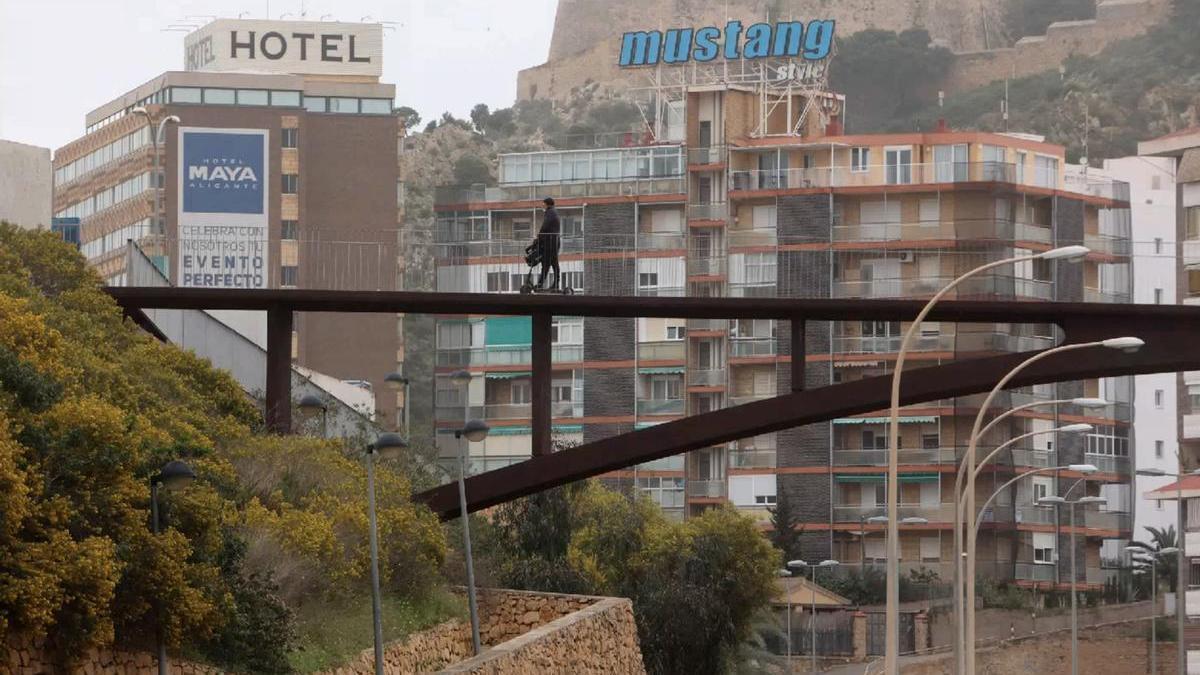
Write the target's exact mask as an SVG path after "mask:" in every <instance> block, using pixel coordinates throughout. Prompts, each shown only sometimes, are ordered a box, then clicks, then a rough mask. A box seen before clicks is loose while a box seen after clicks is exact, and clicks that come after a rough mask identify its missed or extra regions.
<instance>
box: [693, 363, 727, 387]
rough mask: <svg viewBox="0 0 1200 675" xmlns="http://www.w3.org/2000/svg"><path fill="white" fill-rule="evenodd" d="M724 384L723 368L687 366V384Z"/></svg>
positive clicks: (695, 385) (712, 385)
mask: <svg viewBox="0 0 1200 675" xmlns="http://www.w3.org/2000/svg"><path fill="white" fill-rule="evenodd" d="M723 384H725V369H724V368H691V367H689V368H688V386H691V387H718V386H721V385H723Z"/></svg>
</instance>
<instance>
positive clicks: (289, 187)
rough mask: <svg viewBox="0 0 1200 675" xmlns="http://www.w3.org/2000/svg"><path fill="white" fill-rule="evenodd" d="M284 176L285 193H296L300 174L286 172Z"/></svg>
mask: <svg viewBox="0 0 1200 675" xmlns="http://www.w3.org/2000/svg"><path fill="white" fill-rule="evenodd" d="M282 178H283V194H285V195H294V194H296V190H297V188H298V187H299V185H300V176H299V175H297V174H294V173H285V174H283V176H282Z"/></svg>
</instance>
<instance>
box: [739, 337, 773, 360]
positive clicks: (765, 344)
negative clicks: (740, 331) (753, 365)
mask: <svg viewBox="0 0 1200 675" xmlns="http://www.w3.org/2000/svg"><path fill="white" fill-rule="evenodd" d="M777 349H778V344H777V341H776V340H775V338H733V339H731V340H730V341H729V357H730V358H751V357H755V356H774V355H775V352H776V350H777Z"/></svg>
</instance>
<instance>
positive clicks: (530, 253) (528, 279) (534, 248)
mask: <svg viewBox="0 0 1200 675" xmlns="http://www.w3.org/2000/svg"><path fill="white" fill-rule="evenodd" d="M525 264H526V265H528V266H529V271H528V272H526V273H525V283H523V284H521V295H529V294H530V293H534V294H537V293H553V294H555V295H575V290H574V289H573V288H570V287H567V286H566V285H565V284H562V283H561V280H560V279H555V280H554V282H555V284H557V285H558V286H563V288H538V287H537V285H536V284H535V283H534V278H533V274H534V271H535V270H536V269H537V268H538V266H539V265H541V264H542V247H541V245H540V244H539V243H538V240H536V239H534V240H533V243H532V244H530V245H528V246H526V247H525Z"/></svg>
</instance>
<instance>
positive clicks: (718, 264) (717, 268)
mask: <svg viewBox="0 0 1200 675" xmlns="http://www.w3.org/2000/svg"><path fill="white" fill-rule="evenodd" d="M728 260H729V259H728V258H726V257H725V256H706V257H692V256H688V259H687V274H688V276H689V277H696V276H713V275H724V274H725V269H726V263H727V261H728Z"/></svg>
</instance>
